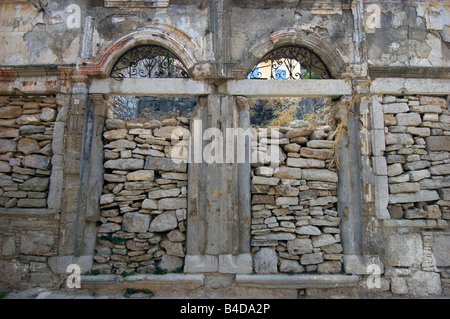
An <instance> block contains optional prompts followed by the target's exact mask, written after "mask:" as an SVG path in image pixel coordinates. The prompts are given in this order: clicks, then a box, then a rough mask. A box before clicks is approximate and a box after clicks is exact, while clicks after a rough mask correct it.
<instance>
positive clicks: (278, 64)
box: [248, 46, 331, 80]
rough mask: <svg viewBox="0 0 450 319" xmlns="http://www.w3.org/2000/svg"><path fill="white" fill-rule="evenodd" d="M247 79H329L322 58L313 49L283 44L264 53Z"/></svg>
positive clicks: (329, 75)
mask: <svg viewBox="0 0 450 319" xmlns="http://www.w3.org/2000/svg"><path fill="white" fill-rule="evenodd" d="M248 78H249V79H271V80H302V79H331V74H330V72H329V71H328V69H327V67H326V66H325V64H324V63H323V61H322V59H321V58H320V57H319V56H318V55H316V54H315V53H314V52H313V51H311V50H308V49H306V48H303V47H298V46H284V47H280V48H277V49H275V50H273V51H271V52H269V53H268V54H266V55H265V56H264V57H263V58H262V59H261V60H260V61H259V63H258V64H257V65H256V66H255V67H253V69H252V71H251V72H250V74H249V75H248Z"/></svg>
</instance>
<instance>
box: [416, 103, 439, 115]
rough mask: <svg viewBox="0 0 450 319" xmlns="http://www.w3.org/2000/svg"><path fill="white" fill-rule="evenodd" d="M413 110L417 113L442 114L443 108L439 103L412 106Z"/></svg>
mask: <svg viewBox="0 0 450 319" xmlns="http://www.w3.org/2000/svg"><path fill="white" fill-rule="evenodd" d="M411 111H413V112H417V113H437V114H441V113H442V112H443V110H442V108H441V107H440V106H438V105H417V106H412V107H411Z"/></svg>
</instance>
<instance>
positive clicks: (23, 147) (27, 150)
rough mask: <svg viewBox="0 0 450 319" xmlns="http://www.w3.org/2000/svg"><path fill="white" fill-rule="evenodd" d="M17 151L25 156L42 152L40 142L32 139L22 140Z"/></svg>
mask: <svg viewBox="0 0 450 319" xmlns="http://www.w3.org/2000/svg"><path fill="white" fill-rule="evenodd" d="M17 150H18V151H19V152H22V153H24V154H25V155H28V154H31V153H38V152H39V151H40V150H41V147H40V146H39V143H38V141H36V140H35V139H32V138H27V137H25V138H21V139H20V140H19V142H18V143H17Z"/></svg>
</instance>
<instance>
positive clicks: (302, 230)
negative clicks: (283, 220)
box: [295, 225, 321, 236]
mask: <svg viewBox="0 0 450 319" xmlns="http://www.w3.org/2000/svg"><path fill="white" fill-rule="evenodd" d="M295 233H296V234H299V235H312V236H317V235H320V234H321V231H320V229H319V228H317V227H315V226H311V225H307V226H301V227H299V228H297V230H296V231H295Z"/></svg>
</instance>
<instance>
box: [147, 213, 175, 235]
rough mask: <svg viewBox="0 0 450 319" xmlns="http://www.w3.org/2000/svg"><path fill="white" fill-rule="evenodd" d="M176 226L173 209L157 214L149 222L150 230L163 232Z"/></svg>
mask: <svg viewBox="0 0 450 319" xmlns="http://www.w3.org/2000/svg"><path fill="white" fill-rule="evenodd" d="M177 226H178V221H177V216H176V214H175V212H174V211H169V212H165V213H162V214H159V215H157V216H156V217H155V218H154V219H153V220H152V222H151V224H150V228H149V231H150V232H156V233H159V232H165V231H169V230H172V229H175V228H176V227H177Z"/></svg>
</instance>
